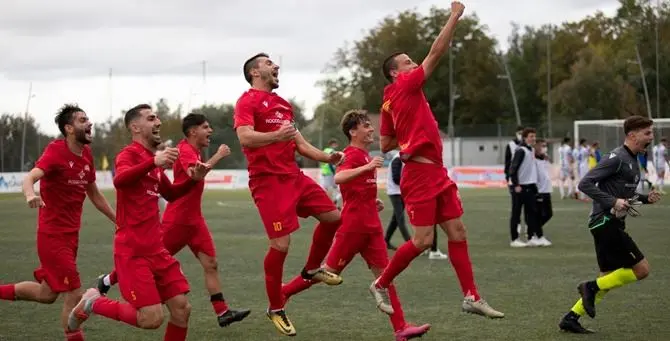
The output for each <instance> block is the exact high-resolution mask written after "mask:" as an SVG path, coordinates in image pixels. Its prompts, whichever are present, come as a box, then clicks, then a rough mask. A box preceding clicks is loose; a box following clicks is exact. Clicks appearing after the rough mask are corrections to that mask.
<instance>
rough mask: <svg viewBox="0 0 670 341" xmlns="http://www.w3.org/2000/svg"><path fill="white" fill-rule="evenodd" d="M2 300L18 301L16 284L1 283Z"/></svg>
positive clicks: (0, 297)
mask: <svg viewBox="0 0 670 341" xmlns="http://www.w3.org/2000/svg"><path fill="white" fill-rule="evenodd" d="M0 300H5V301H16V289H15V284H4V285H0Z"/></svg>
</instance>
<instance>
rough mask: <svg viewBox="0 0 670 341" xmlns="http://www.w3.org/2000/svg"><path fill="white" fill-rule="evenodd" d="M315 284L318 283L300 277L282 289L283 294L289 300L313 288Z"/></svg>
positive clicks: (296, 277)
mask: <svg viewBox="0 0 670 341" xmlns="http://www.w3.org/2000/svg"><path fill="white" fill-rule="evenodd" d="M315 283H317V282H313V281H308V280H305V279H304V278H302V276H300V275H298V276H295V277H294V278H293V279H292V280H291V281H290V282H288V284H286V285H284V286H283V287H282V294H283V295H284V298H285V299H289V298H290V297H291V296H293V295H295V294H298V293H300V292H303V291H305V290H307V289H309V288H311V287H312V285H314V284H315Z"/></svg>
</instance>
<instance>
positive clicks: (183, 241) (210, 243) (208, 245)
mask: <svg viewBox="0 0 670 341" xmlns="http://www.w3.org/2000/svg"><path fill="white" fill-rule="evenodd" d="M162 227H163V245H164V246H165V248H166V249H167V250H168V252H170V254H171V255H176V254H177V253H178V252H179V251H181V249H183V248H184V247H185V246H186V245H188V247H189V248H190V249H191V252H193V255H195V256H196V257H198V254H199V253H201V252H202V253H204V254H206V255H207V256H210V257H216V248H215V247H214V240H212V234H211V233H210V232H209V228H207V223H206V222H205V219H201V220H200V221H196V222H195V223H194V224H188V225H187V224H174V223H165V222H164V223H163V226H162Z"/></svg>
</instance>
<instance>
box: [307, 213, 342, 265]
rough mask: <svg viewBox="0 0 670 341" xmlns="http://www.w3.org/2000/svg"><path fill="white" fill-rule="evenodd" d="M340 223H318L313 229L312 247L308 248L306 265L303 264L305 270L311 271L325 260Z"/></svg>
mask: <svg viewBox="0 0 670 341" xmlns="http://www.w3.org/2000/svg"><path fill="white" fill-rule="evenodd" d="M341 223H342V221H340V220H338V221H336V222H334V223H318V224H317V225H316V227H315V228H314V235H313V236H312V245H311V246H310V248H309V256H307V263H305V270H307V271H311V270H316V269H318V268H320V267H321V263H322V262H323V260H324V259H326V255H328V251H330V246H331V245H333V238H335V232H337V229H338V228H339V227H340V225H341Z"/></svg>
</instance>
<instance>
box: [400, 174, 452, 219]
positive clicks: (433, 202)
mask: <svg viewBox="0 0 670 341" xmlns="http://www.w3.org/2000/svg"><path fill="white" fill-rule="evenodd" d="M400 192H401V193H402V198H403V201H404V202H405V209H406V211H407V215H408V216H409V221H410V223H411V224H412V225H413V226H414V227H433V226H435V224H440V223H443V222H445V221H448V220H452V219H456V218H460V217H461V216H463V205H462V203H461V196H460V194H459V192H458V186H456V183H455V182H453V181H452V180H451V179H450V178H449V175H448V174H447V170H446V168H444V167H443V166H442V165H436V164H425V163H417V162H411V161H410V162H407V163H406V164H405V166H404V167H403V170H402V177H401V178H400Z"/></svg>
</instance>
